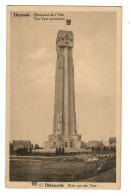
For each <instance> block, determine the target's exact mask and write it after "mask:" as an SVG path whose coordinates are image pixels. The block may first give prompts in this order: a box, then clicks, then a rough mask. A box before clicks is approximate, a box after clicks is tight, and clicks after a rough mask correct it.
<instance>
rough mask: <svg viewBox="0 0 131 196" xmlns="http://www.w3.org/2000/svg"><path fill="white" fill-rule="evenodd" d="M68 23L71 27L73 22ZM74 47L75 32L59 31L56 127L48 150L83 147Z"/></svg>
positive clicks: (56, 77)
mask: <svg viewBox="0 0 131 196" xmlns="http://www.w3.org/2000/svg"><path fill="white" fill-rule="evenodd" d="M66 22H67V25H69V23H70V22H71V21H70V20H67V21H66ZM73 45H74V35H73V32H72V31H65V30H59V31H58V33H57V39H56V51H57V61H56V76H55V104H54V125H53V134H52V135H49V141H48V142H46V143H45V147H46V148H56V147H65V148H72V149H80V147H81V135H78V133H77V125H76V112H75V89H74V65H73V55H72V53H73Z"/></svg>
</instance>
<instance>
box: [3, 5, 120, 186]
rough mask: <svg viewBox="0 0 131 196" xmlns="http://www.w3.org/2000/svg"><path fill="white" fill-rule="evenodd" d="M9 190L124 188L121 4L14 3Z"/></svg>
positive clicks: (9, 37)
mask: <svg viewBox="0 0 131 196" xmlns="http://www.w3.org/2000/svg"><path fill="white" fill-rule="evenodd" d="M6 72H7V74H6V78H7V82H6V83H7V84H6V85H7V86H6V90H7V91H6V176H5V178H6V187H12V188H63V189H70V188H72V189H120V181H121V174H120V170H121V151H120V149H121V7H86V6H85V7H84V6H83V7H82V6H81V7H79V6H78V7H77V6H76V7H75V6H74V7H73V6H7V66H6Z"/></svg>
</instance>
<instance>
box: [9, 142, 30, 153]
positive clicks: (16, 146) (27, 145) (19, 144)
mask: <svg viewBox="0 0 131 196" xmlns="http://www.w3.org/2000/svg"><path fill="white" fill-rule="evenodd" d="M32 146H33V145H32V144H31V141H30V140H13V142H12V143H11V147H12V148H13V150H17V149H19V148H26V149H28V151H29V150H30V149H31V148H32Z"/></svg>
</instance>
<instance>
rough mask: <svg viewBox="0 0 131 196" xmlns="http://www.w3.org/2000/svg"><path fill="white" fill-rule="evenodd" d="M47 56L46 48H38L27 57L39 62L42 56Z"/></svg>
mask: <svg viewBox="0 0 131 196" xmlns="http://www.w3.org/2000/svg"><path fill="white" fill-rule="evenodd" d="M47 54H48V53H47V48H46V47H44V46H43V47H41V48H38V49H37V50H35V51H34V52H32V53H30V54H29V57H30V58H32V59H37V60H40V59H41V58H43V56H46V55H47Z"/></svg>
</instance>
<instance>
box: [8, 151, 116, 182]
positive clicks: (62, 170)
mask: <svg viewBox="0 0 131 196" xmlns="http://www.w3.org/2000/svg"><path fill="white" fill-rule="evenodd" d="M115 168H116V159H115V155H113V156H112V157H109V156H104V157H99V158H96V156H91V155H90V156H89V155H74V156H55V157H44V156H11V157H10V180H11V181H36V182H75V181H83V182H84V181H85V182H115V181H116V169H115Z"/></svg>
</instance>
